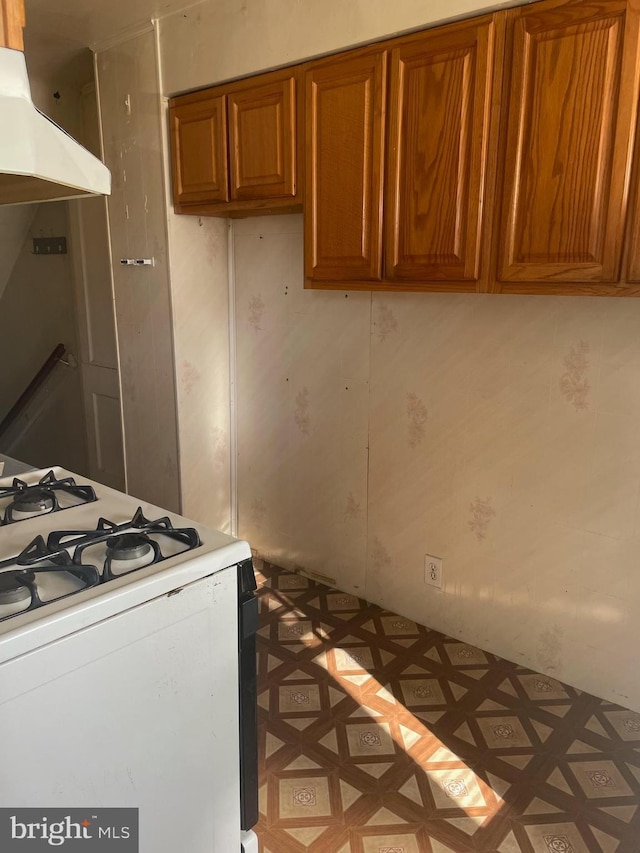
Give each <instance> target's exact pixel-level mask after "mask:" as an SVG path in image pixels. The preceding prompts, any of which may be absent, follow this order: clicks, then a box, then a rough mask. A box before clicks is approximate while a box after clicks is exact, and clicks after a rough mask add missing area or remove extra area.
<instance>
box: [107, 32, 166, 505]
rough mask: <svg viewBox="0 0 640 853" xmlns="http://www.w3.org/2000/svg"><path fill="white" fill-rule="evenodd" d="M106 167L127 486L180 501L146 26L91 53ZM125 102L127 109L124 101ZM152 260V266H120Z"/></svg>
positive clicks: (157, 138) (152, 64) (153, 84)
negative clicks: (109, 182)
mask: <svg viewBox="0 0 640 853" xmlns="http://www.w3.org/2000/svg"><path fill="white" fill-rule="evenodd" d="M96 67H97V77H98V80H97V82H98V92H99V100H100V110H101V120H102V128H103V138H104V155H105V162H106V164H107V166H108V167H109V168H110V169H111V175H112V194H111V196H110V197H109V199H108V211H109V226H110V238H111V253H112V256H113V279H114V296H115V311H116V326H117V337H118V351H119V366H120V380H121V392H122V408H123V426H124V443H125V459H126V468H127V486H128V491H129V492H130V493H131V494H132V495H134V496H135V497H139V498H142V499H144V500H148V501H151V502H152V503H155V504H158V505H159V506H161V507H166V508H167V509H169V510H173V511H177V510H178V509H179V507H180V484H179V468H178V440H177V422H176V387H175V372H174V357H173V331H172V318H171V293H170V286H169V269H168V261H167V233H166V216H165V195H164V162H163V153H162V138H161V102H160V97H159V91H158V77H157V60H156V49H155V34H154V32H152V31H149V32H146V33H143V34H142V35H139V36H137V37H136V38H132V39H129V40H128V41H125V42H123V43H122V44H120V45H117V46H115V47H111V48H109V49H108V50H104V51H102V52H101V53H99V54H98V55H97V61H96ZM127 99H128V103H129V104H130V107H129V108H127V107H126V102H127ZM121 258H154V259H155V266H144V267H133V266H125V267H123V266H121V265H120V259H121Z"/></svg>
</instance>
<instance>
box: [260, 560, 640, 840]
mask: <svg viewBox="0 0 640 853" xmlns="http://www.w3.org/2000/svg"><path fill="white" fill-rule="evenodd" d="M256 565H257V567H258V571H257V574H258V583H259V593H258V594H259V599H260V614H261V616H260V619H261V627H260V630H259V633H258V671H259V685H258V694H259V695H258V706H259V731H260V822H259V824H258V826H257V828H256V829H257V833H258V837H259V840H260V850H261V853H302V851H308V853H467V851H469V853H471V851H475V853H640V808H639V807H640V715H639V714H635V713H633V712H631V711H627V710H625V709H624V708H621V707H620V706H618V705H614V704H611V703H609V702H605V701H603V700H601V699H598V698H596V697H594V696H590V695H588V694H586V693H581V692H580V691H578V690H575V689H574V688H572V687H569V686H567V685H564V684H561V683H560V682H558V681H556V680H554V679H553V678H549V677H547V676H544V675H539V674H537V673H535V672H531V671H530V670H527V669H523V668H522V667H520V666H518V665H517V664H514V663H510V662H509V661H506V660H503V659H501V658H498V657H496V656H495V655H492V654H490V653H489V652H484V651H482V650H480V649H476V648H474V647H472V646H468V645H466V644H465V643H461V642H459V641H457V640H453V639H451V638H449V637H446V636H444V635H443V634H440V633H439V632H437V631H433V630H430V629H429V628H426V627H424V626H422V625H417V624H416V623H415V622H412V621H410V620H409V619H405V618H403V617H401V616H396V615H395V614H393V613H389V612H388V611H384V610H381V609H380V608H379V607H377V606H375V605H372V604H368V603H367V602H366V601H363V600H361V599H358V598H356V597H355V596H353V595H348V594H346V593H342V592H339V591H338V590H335V589H331V588H329V587H326V586H323V585H321V584H317V583H314V582H313V581H311V580H309V579H307V578H305V577H302V576H301V575H297V574H292V573H290V572H285V571H283V570H281V569H278V568H277V567H275V566H272V565H270V564H269V563H264V564H261V563H260V562H259V561H256Z"/></svg>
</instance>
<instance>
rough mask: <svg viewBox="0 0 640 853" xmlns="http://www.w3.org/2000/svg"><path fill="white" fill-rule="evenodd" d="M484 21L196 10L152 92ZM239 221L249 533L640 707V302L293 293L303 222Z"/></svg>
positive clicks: (364, 1)
mask: <svg viewBox="0 0 640 853" xmlns="http://www.w3.org/2000/svg"><path fill="white" fill-rule="evenodd" d="M487 5H488V4H484V3H482V2H478V0H468V2H465V1H464V0H454V2H443V1H442V2H433V3H430V4H425V3H424V2H417V0H416V2H414V0H398V2H395V3H388V2H386V0H358V2H350V3H343V2H339V0H332V2H325V0H322V2H321V0H307V1H306V2H304V3H299V2H297V0H273V2H269V3H266V2H259V3H246V2H241V0H225V2H222V3H220V2H213V0H205V2H203V3H202V4H200V5H199V6H197V7H194V8H193V9H190V10H187V11H186V12H185V13H184V14H181V15H176V16H172V17H170V18H166V19H164V20H163V21H162V22H161V24H160V27H161V29H160V35H161V59H162V68H163V89H164V93H165V94H172V93H175V92H179V91H183V90H186V89H190V88H195V87H199V86H204V85H207V84H210V83H214V82H217V81H219V80H223V79H229V78H233V77H236V76H240V75H243V74H249V73H251V72H254V71H258V70H261V69H264V68H269V67H273V66H278V65H283V64H286V63H289V62H294V61H298V60H300V59H304V58H307V57H309V56H313V55H318V54H321V53H324V52H330V51H333V50H337V49H340V48H343V47H346V46H349V45H352V44H357V43H361V42H364V41H367V40H371V39H376V38H379V37H382V36H385V35H390V34H393V33H396V32H399V31H403V30H407V29H412V28H416V27H420V26H423V25H426V24H427V23H429V22H433V21H437V20H443V19H449V18H452V17H456V16H460V15H464V14H469V13H471V12H472V11H474V10H479V9H480V8H484V7H486V6H487ZM497 5H498V4H494V8H496V7H497ZM504 5H510V4H504ZM233 227H234V239H235V251H234V258H233V260H234V266H235V272H236V277H235V286H236V306H235V308H236V314H237V325H236V331H237V339H238V344H237V358H238V371H237V392H238V394H237V396H238V488H239V495H238V501H239V533H240V535H242V536H244V537H246V538H248V539H249V541H250V543H251V544H252V546H253V547H254V548H256V549H258V551H260V552H262V553H263V554H265V555H266V556H268V557H271V558H272V559H274V560H275V561H277V562H279V563H281V564H283V565H285V566H290V567H292V568H295V567H301V568H304V569H306V570H307V571H313V572H316V573H318V574H321V575H326V576H328V577H330V578H334V579H335V581H336V583H337V584H338V586H340V587H341V588H343V589H346V590H353V591H355V592H357V593H358V594H361V595H365V596H367V597H368V598H369V599H370V600H372V601H375V602H377V603H379V604H381V605H383V606H385V607H389V608H390V609H393V610H396V611H398V612H401V613H404V614H406V615H408V616H410V617H412V618H414V619H417V620H418V621H420V622H423V623H426V624H430V625H432V626H434V627H436V628H440V629H441V630H443V631H446V632H448V633H450V634H452V635H454V636H460V637H461V638H463V639H465V640H467V641H469V642H472V643H479V644H481V645H483V646H484V647H485V648H487V649H490V650H492V651H494V652H496V653H498V654H500V655H503V656H504V657H506V658H509V659H511V660H515V661H518V662H519V663H521V664H524V665H526V666H530V667H532V668H535V669H539V670H542V671H544V672H547V673H549V674H551V675H555V676H557V677H559V678H563V679H566V680H567V681H569V682H570V683H573V684H575V685H577V686H578V687H581V688H583V689H586V690H590V691H593V692H595V693H597V694H599V695H602V696H606V697H608V698H611V699H614V700H617V701H619V702H621V703H622V704H625V705H628V706H631V707H635V708H637V709H640V683H639V682H638V679H637V675H636V670H637V665H636V660H635V657H636V651H635V645H636V643H635V633H636V632H635V630H634V629H635V625H636V624H637V623H638V620H639V619H640V582H639V581H638V579H637V573H636V564H637V555H638V551H639V544H640V514H639V513H640V509H639V503H638V498H639V495H640V451H639V450H638V446H639V445H638V442H637V439H636V436H637V433H638V427H639V426H640V423H639V422H638V419H639V418H640V391H638V388H639V387H640V386H639V383H638V376H639V375H640V344H639V341H640V334H639V332H640V302H637V301H622V300H621V301H615V300H595V299H593V300H590V299H585V298H577V299H568V298H557V297H553V298H544V297H514V296H476V295H437V294H416V295H413V294H373V295H372V294H367V293H359V294H358V293H340V292H335V293H334V292H331V293H329V292H311V291H304V290H303V276H302V227H301V217H273V218H264V219H252V220H244V221H239V222H237V223H235V224H234V226H233ZM203 233H204V232H203ZM179 255H180V252H179V251H178V253H177V255H176V257H175V262H179ZM223 267H224V269H225V270H226V266H225V260H224V257H223V256H222V255H220V256H219V257H216V258H213V259H212V260H211V266H210V275H211V277H212V278H215V279H216V280H217V278H218V277H219V276H221V275H222V274H223V273H222V270H223ZM202 274H203V275H204V273H202ZM200 323H202V320H201V319H200ZM185 328H186V327H185ZM203 334H204V332H202V331H201V332H200V333H199V336H200V337H201V336H202V335H203ZM193 346H195V342H194V344H193ZM196 368H197V369H200V366H199V365H197V364H196ZM206 369H209V368H206ZM192 434H193V433H192ZM202 440H203V441H209V439H208V438H207V436H206V433H205V432H203V435H202ZM426 553H432V554H435V555H437V556H440V557H442V558H443V560H444V575H445V586H444V589H443V591H442V592H439V591H434V590H431V589H429V588H428V587H427V586H426V585H425V584H424V581H423V577H424V555H425V554H426Z"/></svg>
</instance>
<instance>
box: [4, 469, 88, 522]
mask: <svg viewBox="0 0 640 853" xmlns="http://www.w3.org/2000/svg"><path fill="white" fill-rule="evenodd" d="M7 500H8V501H9V502H8V503H7V504H6V506H5V509H4V512H2V511H1V510H0V525H5V524H14V523H16V522H19V521H26V520H27V519H29V518H34V517H37V516H39V515H48V514H49V513H52V512H59V511H61V510H64V509H70V508H71V507H74V506H79V505H80V504H86V503H92V502H93V501H96V500H97V497H96V493H95V491H94V489H93V487H92V486H85V485H78V483H76V481H75V480H74V479H73V477H63V478H62V479H61V480H59V479H58V478H57V477H56V475H55V473H54V472H53V471H49V473H48V474H45V475H44V477H42V478H41V479H40V480H39V481H38V482H37V483H33V484H31V485H29V483H25V482H24V480H20V479H19V478H18V477H15V478H14V480H13V483H12V484H11V485H10V486H4V487H0V504H1V503H2V502H3V501H7Z"/></svg>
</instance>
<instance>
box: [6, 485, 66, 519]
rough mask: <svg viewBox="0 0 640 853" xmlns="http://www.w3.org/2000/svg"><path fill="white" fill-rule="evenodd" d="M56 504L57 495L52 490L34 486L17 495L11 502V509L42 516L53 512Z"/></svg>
mask: <svg viewBox="0 0 640 853" xmlns="http://www.w3.org/2000/svg"><path fill="white" fill-rule="evenodd" d="M55 503H56V501H55V495H54V494H53V493H52V492H51V490H50V489H45V488H39V487H37V486H34V487H32V488H28V489H26V490H25V491H24V492H20V493H19V494H17V495H16V496H15V498H14V499H13V501H12V502H11V508H12V510H13V511H14V512H21V513H26V512H29V513H36V514H38V515H40V514H42V513H45V512H51V510H52V509H53V508H54V506H55Z"/></svg>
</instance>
